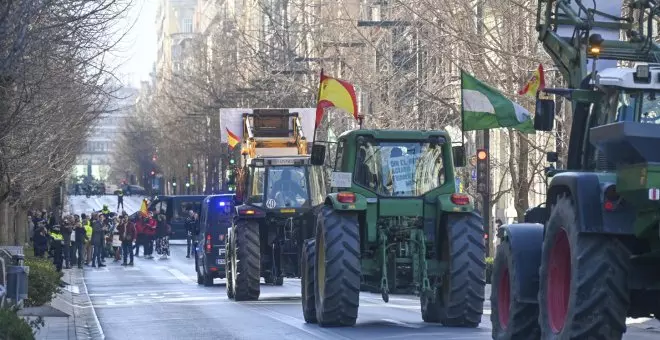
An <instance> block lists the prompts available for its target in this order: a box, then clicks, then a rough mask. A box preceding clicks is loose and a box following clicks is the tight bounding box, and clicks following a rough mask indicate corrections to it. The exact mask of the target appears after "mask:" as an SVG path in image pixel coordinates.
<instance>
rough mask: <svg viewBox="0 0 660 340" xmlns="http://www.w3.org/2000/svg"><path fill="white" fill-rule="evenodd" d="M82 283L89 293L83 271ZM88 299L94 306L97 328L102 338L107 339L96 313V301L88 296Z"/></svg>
mask: <svg viewBox="0 0 660 340" xmlns="http://www.w3.org/2000/svg"><path fill="white" fill-rule="evenodd" d="M82 284H83V288H84V289H85V293H87V294H89V289H87V283H86V282H85V276H84V273H83V276H82ZM87 300H88V301H89V304H90V306H92V315H93V316H94V323H96V329H97V330H98V331H99V334H100V335H101V340H103V339H105V334H104V333H103V328H101V322H100V321H99V317H98V316H97V315H96V309H95V308H94V302H92V299H91V298H90V297H89V295H88V296H87Z"/></svg>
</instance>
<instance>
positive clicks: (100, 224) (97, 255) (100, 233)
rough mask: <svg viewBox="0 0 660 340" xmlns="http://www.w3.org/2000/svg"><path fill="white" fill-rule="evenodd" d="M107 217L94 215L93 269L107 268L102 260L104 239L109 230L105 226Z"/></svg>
mask: <svg viewBox="0 0 660 340" xmlns="http://www.w3.org/2000/svg"><path fill="white" fill-rule="evenodd" d="M104 219H105V216H104V215H103V214H98V215H97V214H94V215H92V247H93V248H94V254H93V255H92V267H97V265H98V267H99V268H100V267H105V265H104V264H103V262H102V261H101V258H102V257H103V248H104V238H105V232H106V231H107V228H106V227H105V224H104Z"/></svg>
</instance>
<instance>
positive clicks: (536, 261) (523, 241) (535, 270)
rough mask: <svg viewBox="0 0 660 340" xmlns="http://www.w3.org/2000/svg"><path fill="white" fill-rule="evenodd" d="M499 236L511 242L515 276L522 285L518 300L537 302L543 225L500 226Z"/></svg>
mask: <svg viewBox="0 0 660 340" xmlns="http://www.w3.org/2000/svg"><path fill="white" fill-rule="evenodd" d="M497 236H498V237H499V238H500V240H502V242H504V241H506V242H509V246H510V247H511V256H513V261H512V262H513V264H514V266H515V267H516V273H517V275H516V276H515V278H516V280H517V281H518V287H520V296H519V297H518V301H521V302H526V303H537V294H538V291H539V267H541V249H542V246H543V225H542V224H538V223H516V224H508V225H503V226H501V227H499V229H498V230H497Z"/></svg>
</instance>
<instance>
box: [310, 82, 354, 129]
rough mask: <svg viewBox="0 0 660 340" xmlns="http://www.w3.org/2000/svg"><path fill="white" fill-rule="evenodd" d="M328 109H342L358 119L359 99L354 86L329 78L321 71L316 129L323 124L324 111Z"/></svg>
mask: <svg viewBox="0 0 660 340" xmlns="http://www.w3.org/2000/svg"><path fill="white" fill-rule="evenodd" d="M328 107H336V108H338V109H342V110H344V111H346V112H347V113H349V114H350V115H351V116H353V117H354V118H355V119H357V118H358V109H357V99H356V96H355V88H354V87H353V85H352V84H351V83H348V82H346V81H344V80H340V79H337V78H332V77H328V76H326V75H325V74H323V70H321V82H320V83H319V98H318V103H317V104H316V124H315V125H314V127H315V128H317V127H318V126H319V124H321V120H323V113H324V110H325V109H326V108H328Z"/></svg>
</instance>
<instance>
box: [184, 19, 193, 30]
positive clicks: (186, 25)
mask: <svg viewBox="0 0 660 340" xmlns="http://www.w3.org/2000/svg"><path fill="white" fill-rule="evenodd" d="M192 31H193V19H192V18H186V19H183V33H192Z"/></svg>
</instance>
